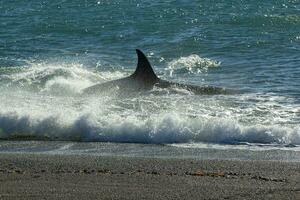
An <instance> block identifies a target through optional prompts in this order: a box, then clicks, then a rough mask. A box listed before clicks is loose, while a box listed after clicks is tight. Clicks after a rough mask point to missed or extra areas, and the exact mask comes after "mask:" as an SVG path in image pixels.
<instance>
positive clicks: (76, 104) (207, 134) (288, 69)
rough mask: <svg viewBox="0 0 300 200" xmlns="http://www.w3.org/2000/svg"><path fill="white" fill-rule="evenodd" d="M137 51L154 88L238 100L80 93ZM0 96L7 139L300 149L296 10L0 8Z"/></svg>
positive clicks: (291, 2)
mask: <svg viewBox="0 0 300 200" xmlns="http://www.w3.org/2000/svg"><path fill="white" fill-rule="evenodd" d="M136 48H139V49H141V50H143V51H144V52H145V53H146V55H147V56H148V58H149V60H150V62H151V64H152V66H153V67H154V70H155V71H156V73H157V74H158V76H159V77H160V78H162V79H165V80H170V81H175V82H181V83H189V84H195V85H212V86H220V87H224V88H230V89H234V90H236V91H242V92H238V93H237V94H232V95H201V96H199V95H195V94H193V93H190V92H188V91H185V90H179V89H178V91H177V92H176V93H174V92H172V91H169V90H168V89H159V88H154V89H153V90H151V91H147V92H143V93H137V94H131V95H129V96H122V97H120V96H118V95H117V94H116V93H115V92H111V93H106V94H103V95H98V96H85V95H82V94H81V92H82V90H83V89H84V88H87V87H89V86H92V85H95V84H98V83H101V82H105V81H109V80H113V79H117V78H120V77H124V76H127V75H129V74H131V73H132V72H133V71H134V69H135V67H136V63H137V59H136V55H135V49H136ZM0 92H1V95H0V139H3V140H56V141H57V140H59V141H73V142H112V143H116V142H117V143H119V142H121V143H125V142H130V143H145V144H167V145H175V146H176V147H181V148H185V147H190V146H193V147H197V146H200V147H203V145H211V146H210V147H211V148H214V147H216V146H215V145H217V146H218V147H219V146H220V145H221V146H222V145H223V147H224V148H225V149H228V148H236V146H241V147H251V148H253V147H258V148H266V149H267V148H270V147H274V148H278V149H284V150H295V149H296V150H297V149H298V150H299V148H298V147H299V145H300V124H299V123H300V2H299V1H298V0H272V1H257V0H248V1H244V0H219V1H215V0H210V1H207V0H202V1H197V0H196V1H191V0H182V1H163V2H157V1H150V0H133V1H117V0H107V1H106V0H100V1H97V0H96V1H92V0H85V1H84V0H72V1H71V0H52V1H42V0H36V1H30V0H22V1H21V0H1V1H0ZM9 144H11V143H8V144H7V145H8V146H9ZM47 144H48V143H47ZM55 144H56V143H55ZM72 144H73V143H72ZM2 145H3V143H2ZM4 146H5V145H4ZM10 147H12V146H10Z"/></svg>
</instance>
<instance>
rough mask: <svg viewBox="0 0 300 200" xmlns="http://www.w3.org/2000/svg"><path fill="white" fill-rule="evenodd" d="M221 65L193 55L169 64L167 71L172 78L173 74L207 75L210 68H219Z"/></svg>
mask: <svg viewBox="0 0 300 200" xmlns="http://www.w3.org/2000/svg"><path fill="white" fill-rule="evenodd" d="M220 64H221V63H220V62H218V61H215V60H211V59H209V58H201V57H200V56H199V55H196V54H192V55H189V56H187V57H180V58H178V59H174V60H172V61H171V62H169V63H168V68H167V71H168V72H169V73H170V75H171V76H172V74H173V73H205V72H207V70H208V68H211V67H218V66H220Z"/></svg>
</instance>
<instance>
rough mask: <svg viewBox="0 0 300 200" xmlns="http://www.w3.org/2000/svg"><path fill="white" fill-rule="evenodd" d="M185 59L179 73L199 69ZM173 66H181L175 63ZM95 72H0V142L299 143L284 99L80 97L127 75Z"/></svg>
mask: <svg viewBox="0 0 300 200" xmlns="http://www.w3.org/2000/svg"><path fill="white" fill-rule="evenodd" d="M189 58H190V59H191V60H189ZM185 59H187V64H186V65H182V66H183V67H184V66H185V67H186V69H188V70H187V72H186V73H189V72H188V71H190V70H189V69H190V68H191V65H194V66H195V67H197V68H199V66H198V64H197V62H196V63H194V64H191V63H193V60H194V56H188V57H187V58H185ZM178 60H179V62H183V59H182V58H179V59H178ZM173 63H174V62H172V63H171V64H170V66H173ZM192 67H193V66H192ZM209 67H216V66H214V65H213V66H211V65H210V63H209V62H208V63H206V64H204V68H209ZM99 68H101V67H99ZM3 69H5V68H2V70H3ZM99 70H100V69H98V70H93V69H88V68H85V66H83V65H81V64H78V63H72V62H71V63H61V64H60V63H32V64H29V65H28V66H24V67H22V68H19V69H18V70H16V71H12V70H11V69H10V68H7V69H6V70H3V71H4V72H5V73H3V74H2V75H1V80H2V82H4V83H6V84H3V85H2V91H3V93H2V95H1V97H0V108H1V109H0V130H1V132H0V137H1V138H2V139H9V138H11V139H12V138H23V139H24V138H27V139H44V140H72V141H102V142H103V141H109V142H134V143H164V144H170V143H197V142H207V143H216V144H245V143H261V144H274V145H278V144H281V145H283V146H284V145H288V144H293V145H299V144H300V127H299V126H298V124H297V122H298V120H299V109H298V108H297V107H295V101H296V100H295V99H293V98H291V97H284V96H277V95H274V94H257V93H256V94H253V93H242V94H238V95H228V96H226V95H216V96H208V95H204V96H198V95H194V94H192V93H190V92H188V91H177V92H176V93H174V92H171V91H169V90H166V89H159V88H154V89H153V90H151V91H148V92H142V93H137V94H132V95H129V96H128V97H126V96H125V97H124V96H122V97H120V96H118V95H117V93H115V92H112V93H106V94H103V95H99V96H83V95H81V91H82V89H84V88H86V87H89V86H91V85H94V84H97V83H99V82H105V81H107V80H112V79H116V78H120V77H123V76H126V75H128V72H125V71H108V72H107V71H103V72H101V71H99ZM7 71H8V72H9V73H7ZM198 73H202V72H199V71H198ZM166 78H167V77H166Z"/></svg>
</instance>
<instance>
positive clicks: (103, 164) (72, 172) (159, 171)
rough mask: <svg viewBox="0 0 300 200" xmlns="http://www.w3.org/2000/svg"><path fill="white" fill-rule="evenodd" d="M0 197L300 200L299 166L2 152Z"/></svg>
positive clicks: (293, 164) (254, 162)
mask: <svg viewBox="0 0 300 200" xmlns="http://www.w3.org/2000/svg"><path fill="white" fill-rule="evenodd" d="M0 199H1V200H2V199H300V163H299V162H278V161H228V160H227V161H226V160H194V159H174V158H172V159H163V158H135V157H118V156H86V155H46V154H29V153H25V154H17V153H0Z"/></svg>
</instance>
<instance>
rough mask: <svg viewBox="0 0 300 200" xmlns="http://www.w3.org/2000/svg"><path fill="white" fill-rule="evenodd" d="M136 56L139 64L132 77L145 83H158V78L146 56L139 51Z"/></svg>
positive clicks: (137, 50)
mask: <svg viewBox="0 0 300 200" xmlns="http://www.w3.org/2000/svg"><path fill="white" fill-rule="evenodd" d="M136 54H137V56H138V64H137V67H136V70H135V72H134V73H133V74H132V77H133V78H135V79H137V80H139V81H143V82H145V83H155V82H157V81H158V77H157V76H156V74H155V73H154V71H153V69H152V67H151V65H150V63H149V61H148V59H147V57H146V56H145V54H144V53H143V52H142V51H141V50H139V49H136Z"/></svg>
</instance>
